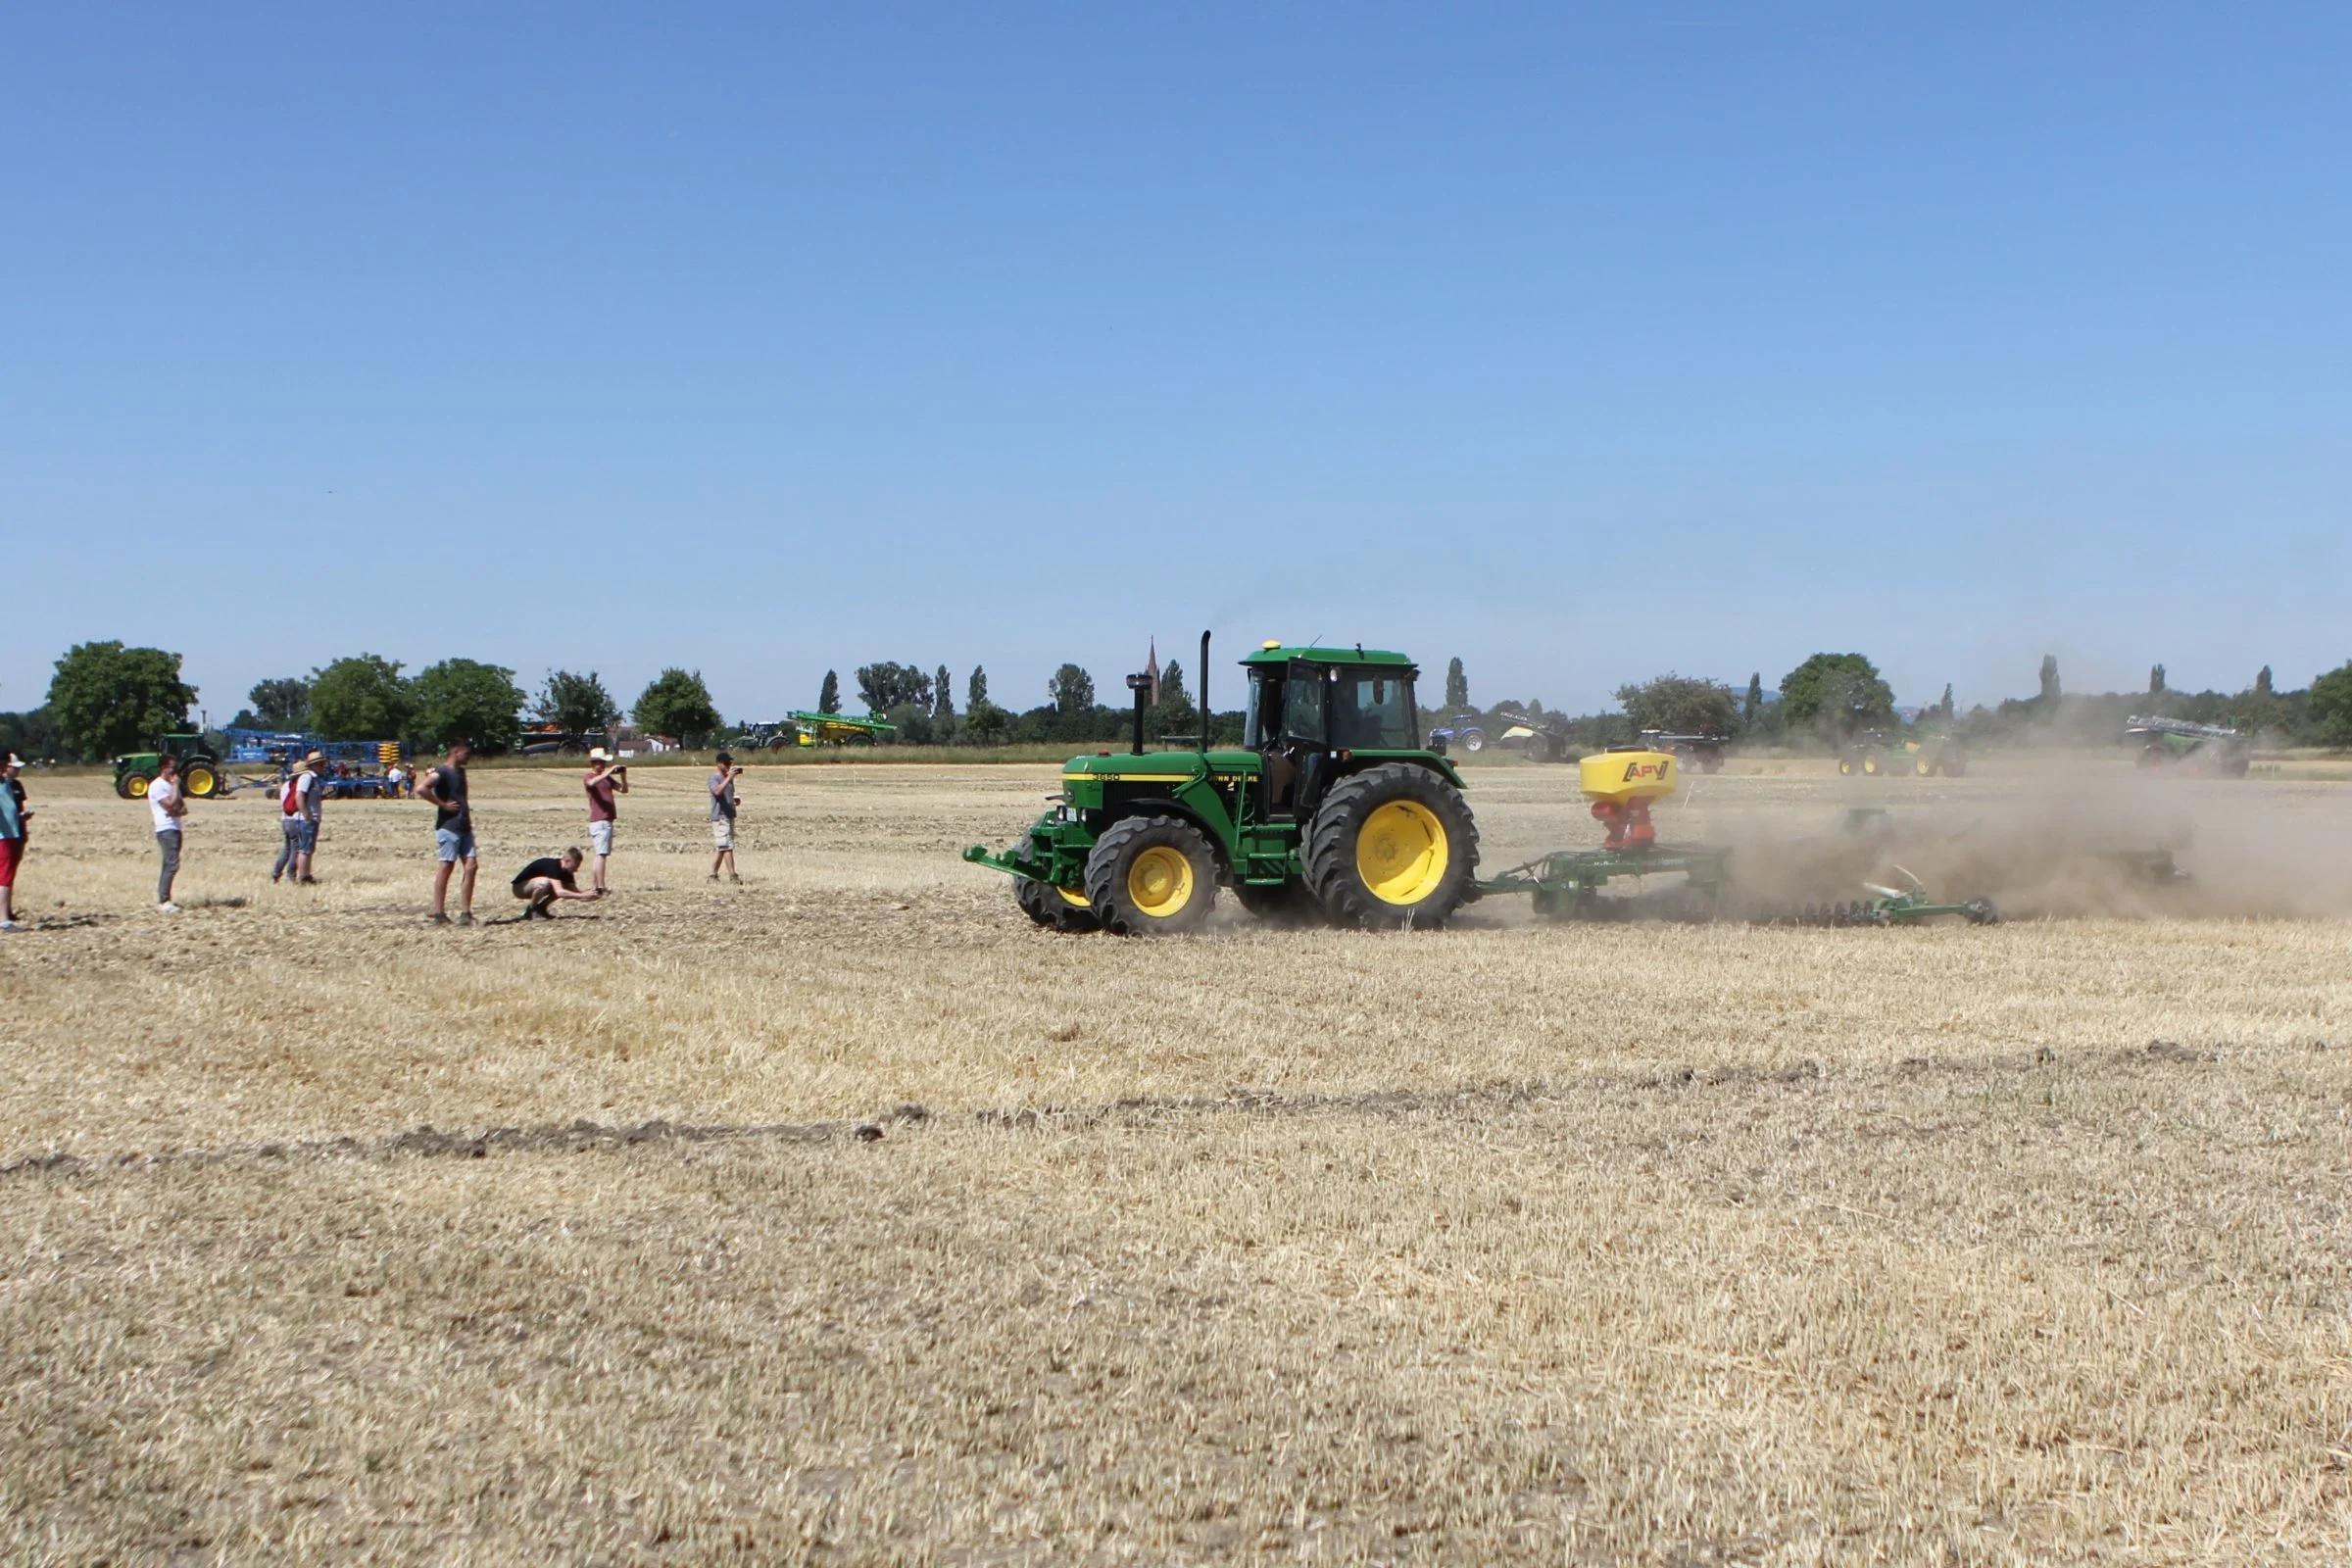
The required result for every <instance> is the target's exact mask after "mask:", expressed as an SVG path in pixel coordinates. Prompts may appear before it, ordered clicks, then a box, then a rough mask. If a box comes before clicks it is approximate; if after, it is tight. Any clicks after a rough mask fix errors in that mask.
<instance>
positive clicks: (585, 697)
mask: <svg viewBox="0 0 2352 1568" xmlns="http://www.w3.org/2000/svg"><path fill="white" fill-rule="evenodd" d="M531 716H533V717H534V718H536V719H538V720H539V722H541V723H542V724H554V725H557V726H558V727H560V728H561V729H563V730H564V732H565V733H566V734H570V735H604V734H608V733H610V732H611V730H612V728H613V725H615V724H617V723H619V722H620V704H618V703H616V702H614V701H613V694H612V693H611V692H609V691H607V690H605V683H604V681H603V680H602V679H600V678H599V677H598V675H597V673H596V671H595V670H593V669H592V670H590V671H589V672H588V673H587V674H585V675H580V674H575V673H573V672H572V671H571V670H568V669H551V670H549V671H548V672H547V684H546V685H544V686H542V687H540V688H539V698H538V701H536V702H535V703H533V704H532V705H531Z"/></svg>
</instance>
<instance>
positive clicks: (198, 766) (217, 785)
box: [180, 760, 221, 801]
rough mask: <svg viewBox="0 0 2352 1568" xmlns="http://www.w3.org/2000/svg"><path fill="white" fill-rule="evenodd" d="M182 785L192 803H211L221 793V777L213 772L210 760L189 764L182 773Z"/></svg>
mask: <svg viewBox="0 0 2352 1568" xmlns="http://www.w3.org/2000/svg"><path fill="white" fill-rule="evenodd" d="M180 783H181V784H183V785H184V786H186V788H187V792H188V799H189V800H192V801H209V800H211V799H212V798H213V797H214V796H216V795H218V794H220V793H221V775H220V774H219V773H217V772H215V771H213V764H212V762H211V761H210V760H196V761H191V762H189V763H188V764H187V766H186V767H185V768H183V769H182V770H181V772H180Z"/></svg>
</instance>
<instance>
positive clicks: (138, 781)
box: [115, 773, 155, 801]
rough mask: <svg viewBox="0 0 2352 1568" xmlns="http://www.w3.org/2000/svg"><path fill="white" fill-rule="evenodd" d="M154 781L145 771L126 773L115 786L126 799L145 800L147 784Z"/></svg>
mask: <svg viewBox="0 0 2352 1568" xmlns="http://www.w3.org/2000/svg"><path fill="white" fill-rule="evenodd" d="M154 782H155V780H154V779H152V778H149V777H148V776H147V775H146V774H144V773H125V774H123V782H122V783H120V784H118V785H116V786H115V788H116V790H117V791H118V792H120V793H121V795H122V797H123V799H124V800H126V801H143V800H145V799H146V798H147V786H148V785H150V784H152V783H154Z"/></svg>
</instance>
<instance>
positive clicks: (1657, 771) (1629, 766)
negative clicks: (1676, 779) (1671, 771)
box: [1618, 758, 1674, 784]
mask: <svg viewBox="0 0 2352 1568" xmlns="http://www.w3.org/2000/svg"><path fill="white" fill-rule="evenodd" d="M1672 766H1674V762H1673V760H1672V759H1670V758H1660V759H1659V760H1657V761H1654V762H1628V763H1626V764H1625V777H1624V778H1622V779H1620V780H1618V782H1619V783H1621V784H1631V783H1632V782H1633V781H1634V780H1636V779H1638V778H1654V779H1663V778H1665V776H1666V770H1667V769H1668V768H1670V767H1672Z"/></svg>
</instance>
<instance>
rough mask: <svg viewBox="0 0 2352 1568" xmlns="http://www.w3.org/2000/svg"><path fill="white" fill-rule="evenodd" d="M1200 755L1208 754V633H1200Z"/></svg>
mask: <svg viewBox="0 0 2352 1568" xmlns="http://www.w3.org/2000/svg"><path fill="white" fill-rule="evenodd" d="M1207 755H1208V633H1207V632H1202V633H1201V756H1203V757H1206V756H1207Z"/></svg>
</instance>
